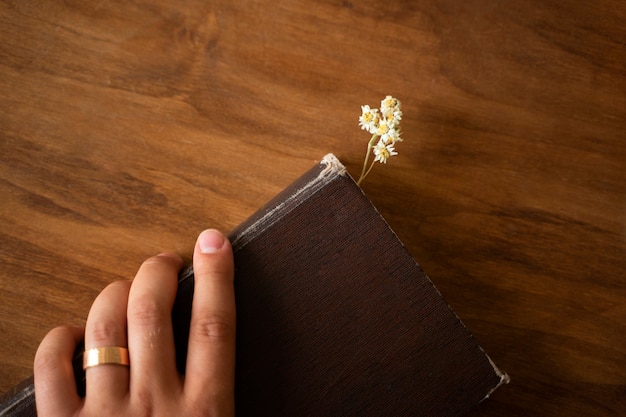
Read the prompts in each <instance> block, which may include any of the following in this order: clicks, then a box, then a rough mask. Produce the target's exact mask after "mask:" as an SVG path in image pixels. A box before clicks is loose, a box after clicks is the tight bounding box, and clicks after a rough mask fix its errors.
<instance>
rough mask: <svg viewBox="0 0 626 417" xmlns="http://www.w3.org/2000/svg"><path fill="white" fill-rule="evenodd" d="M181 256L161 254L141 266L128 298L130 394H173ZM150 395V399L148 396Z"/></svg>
mask: <svg viewBox="0 0 626 417" xmlns="http://www.w3.org/2000/svg"><path fill="white" fill-rule="evenodd" d="M182 264H183V261H182V259H181V258H180V257H179V256H178V255H174V254H160V255H157V256H154V257H152V258H150V259H148V260H146V261H145V262H144V263H143V264H142V265H141V268H139V271H138V272H137V275H136V276H135V279H134V281H133V284H132V286H131V289H130V295H129V300H128V350H129V353H130V363H131V366H130V372H131V394H132V395H137V396H139V397H140V398H143V399H145V398H146V397H145V395H148V396H149V397H150V396H156V397H160V396H162V395H163V394H164V393H171V392H172V389H173V388H174V387H175V386H176V385H175V384H178V386H179V387H180V377H179V375H178V371H177V369H176V359H175V351H174V333H173V330H172V306H173V305H174V299H175V297H176V289H177V285H178V271H179V270H180V268H181V267H182ZM149 397H148V398H149Z"/></svg>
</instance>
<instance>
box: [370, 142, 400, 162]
mask: <svg viewBox="0 0 626 417" xmlns="http://www.w3.org/2000/svg"><path fill="white" fill-rule="evenodd" d="M397 154H398V152H395V151H394V149H393V144H392V143H390V144H388V145H387V144H385V143H384V142H383V141H382V140H380V141H378V143H377V144H376V146H375V147H374V155H376V158H374V162H376V161H378V162H380V163H381V164H386V163H387V159H389V157H391V156H394V155H397Z"/></svg>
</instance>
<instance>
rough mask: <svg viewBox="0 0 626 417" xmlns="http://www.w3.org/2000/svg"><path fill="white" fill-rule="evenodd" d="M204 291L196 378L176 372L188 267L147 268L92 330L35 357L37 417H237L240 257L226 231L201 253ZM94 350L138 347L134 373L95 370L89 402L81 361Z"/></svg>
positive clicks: (94, 315) (97, 315)
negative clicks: (81, 390) (79, 385)
mask: <svg viewBox="0 0 626 417" xmlns="http://www.w3.org/2000/svg"><path fill="white" fill-rule="evenodd" d="M193 265H194V273H195V290H194V299H193V307H192V319H191V327H190V336H189V349H188V355H187V366H186V372H185V373H186V375H185V377H184V378H183V377H182V376H181V375H180V374H179V373H178V371H177V370H176V363H175V355H174V339H173V331H172V323H171V311H172V306H173V304H174V298H175V296H176V288H177V276H178V272H179V270H180V269H181V267H182V266H183V261H182V259H181V258H180V257H179V256H178V255H175V254H171V253H162V254H159V255H157V256H154V257H152V258H149V259H147V260H146V261H145V262H144V263H143V264H142V265H141V267H140V268H139V271H138V272H137V275H136V276H135V279H134V280H132V281H118V282H114V283H112V284H110V285H109V286H107V287H106V288H105V289H104V290H103V291H102V292H101V293H100V294H99V295H98V297H97V298H96V299H95V301H94V303H93V305H92V307H91V310H90V312H89V316H88V318H87V323H86V326H85V328H84V329H83V328H77V327H68V326H63V327H58V328H56V329H53V330H52V331H50V332H49V333H48V334H47V335H46V336H45V338H44V339H43V341H42V342H41V344H40V346H39V349H38V350H37V354H36V356H35V363H34V374H35V397H36V400H37V413H38V415H39V416H40V417H47V416H55V417H62V416H101V417H106V416H122V417H123V416H141V417H148V416H173V415H184V416H191V417H199V416H211V417H213V416H219V417H221V416H225V417H228V416H234V411H235V410H234V408H235V407H234V383H235V377H234V373H235V321H236V318H235V295H234V289H233V273H234V272H233V270H234V267H233V254H232V248H231V246H230V242H229V241H228V239H226V238H224V236H223V235H222V234H221V233H220V232H218V231H216V230H207V231H204V232H202V233H201V234H200V236H199V237H198V241H197V242H196V246H195V249H194V256H193ZM83 338H84V340H85V348H86V349H90V348H94V347H104V346H128V350H129V356H130V366H129V367H127V366H121V365H111V364H107V365H99V366H95V367H92V368H88V369H87V370H86V377H87V394H86V396H85V398H84V399H82V398H80V397H79V396H78V394H77V393H76V385H75V382H74V376H73V371H72V365H71V362H72V355H73V353H74V349H75V348H76V345H77V344H78V343H79V342H80V341H81V340H82V339H83Z"/></svg>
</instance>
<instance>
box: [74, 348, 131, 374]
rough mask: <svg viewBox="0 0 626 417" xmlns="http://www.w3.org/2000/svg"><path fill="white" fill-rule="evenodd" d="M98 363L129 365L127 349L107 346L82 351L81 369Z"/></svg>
mask: <svg viewBox="0 0 626 417" xmlns="http://www.w3.org/2000/svg"><path fill="white" fill-rule="evenodd" d="M98 365H123V366H130V360H129V357H128V349H126V348H125V347H117V346H107V347H97V348H93V349H89V350H86V351H85V353H83V369H87V368H91V367H94V366H98Z"/></svg>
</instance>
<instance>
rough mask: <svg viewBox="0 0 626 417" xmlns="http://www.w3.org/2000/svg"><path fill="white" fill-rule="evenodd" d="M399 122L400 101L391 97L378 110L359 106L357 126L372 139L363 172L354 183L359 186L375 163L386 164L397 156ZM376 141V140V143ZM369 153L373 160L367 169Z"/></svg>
mask: <svg viewBox="0 0 626 417" xmlns="http://www.w3.org/2000/svg"><path fill="white" fill-rule="evenodd" d="M400 120H402V110H401V109H400V100H398V99H397V98H394V97H392V96H387V97H385V98H384V99H383V100H382V101H381V102H380V109H372V108H371V107H370V106H368V105H365V106H361V117H359V126H361V129H363V130H365V131H367V132H369V133H371V134H372V138H371V139H370V141H369V143H368V144H367V153H366V154H365V161H364V162H363V170H362V171H361V177H360V178H359V180H358V181H357V182H356V183H357V184H361V181H363V180H364V179H365V177H367V174H369V173H370V171H371V170H372V168H373V167H374V164H375V163H376V162H380V163H381V164H386V163H387V159H389V158H390V157H392V156H394V155H397V154H398V152H396V151H395V147H394V146H395V144H396V143H397V142H402V138H401V137H400ZM376 140H378V142H377V143H376ZM374 143H376V145H374ZM370 153H373V154H374V160H373V161H372V163H371V165H369V168H368V162H369V158H370Z"/></svg>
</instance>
